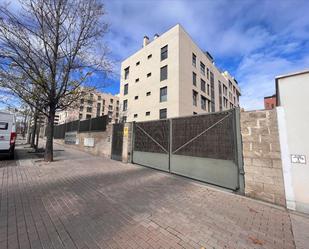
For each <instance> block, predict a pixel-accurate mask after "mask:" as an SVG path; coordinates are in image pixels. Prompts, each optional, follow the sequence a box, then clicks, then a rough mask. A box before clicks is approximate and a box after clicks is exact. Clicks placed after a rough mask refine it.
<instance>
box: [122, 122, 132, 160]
mask: <svg viewBox="0 0 309 249" xmlns="http://www.w3.org/2000/svg"><path fill="white" fill-rule="evenodd" d="M132 129H133V123H125V124H124V132H123V146H122V161H123V162H125V163H130V162H132V151H131V150H132V131H133V130H132Z"/></svg>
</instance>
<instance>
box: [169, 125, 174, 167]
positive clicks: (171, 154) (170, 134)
mask: <svg viewBox="0 0 309 249" xmlns="http://www.w3.org/2000/svg"><path fill="white" fill-rule="evenodd" d="M168 146H169V153H168V154H169V155H168V172H171V157H172V156H173V119H169V140H168Z"/></svg>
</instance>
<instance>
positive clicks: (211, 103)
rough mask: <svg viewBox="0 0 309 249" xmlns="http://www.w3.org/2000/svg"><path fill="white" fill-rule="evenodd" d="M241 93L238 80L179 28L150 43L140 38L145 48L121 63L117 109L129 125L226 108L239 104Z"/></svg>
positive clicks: (155, 38) (176, 27)
mask: <svg viewBox="0 0 309 249" xmlns="http://www.w3.org/2000/svg"><path fill="white" fill-rule="evenodd" d="M239 95H240V88H239V86H238V84H237V81H236V80H235V79H234V78H233V77H231V76H230V75H229V73H228V72H221V71H220V70H219V69H218V68H217V67H216V66H215V65H214V62H213V59H212V57H211V55H210V54H209V53H206V52H203V51H202V50H201V49H200V48H199V47H198V46H197V45H196V44H195V43H194V42H193V41H192V39H191V37H190V36H189V35H188V34H187V33H186V31H185V30H184V29H183V28H182V27H181V26H180V25H179V24H177V25H176V26H174V27H173V28H171V29H170V30H168V31H167V32H165V33H164V34H162V35H161V36H158V35H156V36H155V37H154V40H153V41H151V42H150V41H149V39H148V37H144V42H143V47H142V48H141V49H140V50H139V51H137V52H136V53H135V54H133V55H132V56H130V57H129V58H127V59H126V60H124V61H123V62H122V64H121V85H120V108H121V111H122V116H123V117H124V119H125V120H127V121H145V120H155V119H159V118H165V117H167V118H171V117H178V116H186V115H192V114H201V113H207V112H215V111H220V110H227V109H230V108H232V107H235V106H239ZM165 110H166V112H165ZM160 113H161V115H160ZM165 113H166V116H165V115H164V114H165Z"/></svg>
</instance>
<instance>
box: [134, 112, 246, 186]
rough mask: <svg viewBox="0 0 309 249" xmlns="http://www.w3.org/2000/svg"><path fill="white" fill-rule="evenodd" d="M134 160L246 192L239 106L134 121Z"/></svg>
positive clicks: (141, 163) (148, 165)
mask: <svg viewBox="0 0 309 249" xmlns="http://www.w3.org/2000/svg"><path fill="white" fill-rule="evenodd" d="M133 163H137V164H140V165H144V166H147V167H152V168H155V169H160V170H163V171H166V172H171V173H175V174H179V175H182V176H186V177H190V178H193V179H196V180H199V181H203V182H206V183H211V184H214V185H217V186H221V187H224V188H228V189H232V190H234V191H239V192H243V189H244V183H243V161H242V148H241V136H240V126H239V109H232V110H229V111H224V112H217V113H210V114H202V115H194V116H190V117H180V118H173V119H166V120H159V121H150V122H137V123H134V127H133Z"/></svg>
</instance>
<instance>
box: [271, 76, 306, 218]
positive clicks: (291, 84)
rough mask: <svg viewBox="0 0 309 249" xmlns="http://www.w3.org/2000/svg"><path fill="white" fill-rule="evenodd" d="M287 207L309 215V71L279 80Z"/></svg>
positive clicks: (277, 86)
mask: <svg viewBox="0 0 309 249" xmlns="http://www.w3.org/2000/svg"><path fill="white" fill-rule="evenodd" d="M276 89H277V93H276V94H277V105H278V107H277V109H278V112H279V114H280V115H279V116H278V117H279V121H280V122H279V132H280V135H281V137H280V145H281V148H282V152H283V153H282V161H283V171H284V182H285V191H286V199H287V206H288V208H291V209H296V210H297V211H300V212H304V213H309V191H308V190H309V181H308V179H309V129H308V126H309V106H308V105H306V104H305V101H306V100H307V98H308V94H309V70H305V71H302V72H296V73H292V74H288V75H282V76H278V77H276Z"/></svg>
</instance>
